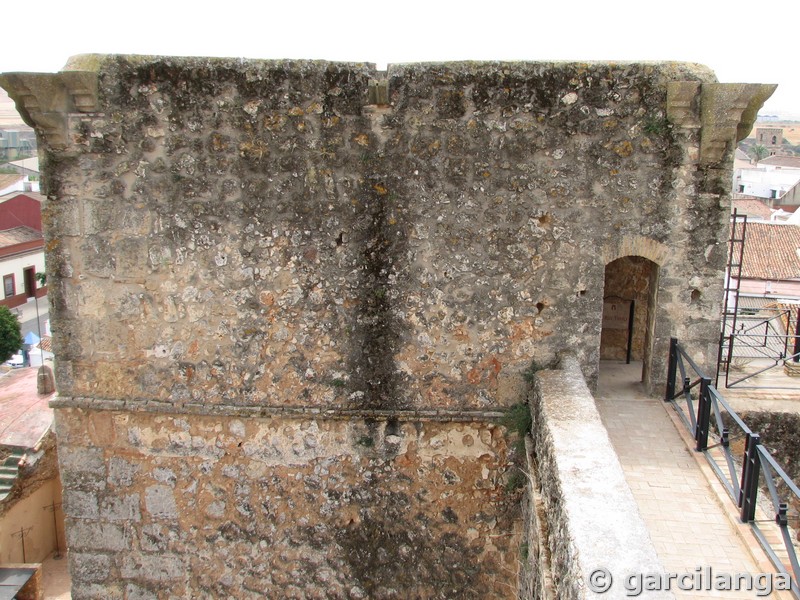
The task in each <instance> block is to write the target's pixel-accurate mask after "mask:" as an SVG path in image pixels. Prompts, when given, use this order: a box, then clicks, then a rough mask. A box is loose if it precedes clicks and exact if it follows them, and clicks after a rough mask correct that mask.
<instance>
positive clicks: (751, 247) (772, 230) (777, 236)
mask: <svg viewBox="0 0 800 600" xmlns="http://www.w3.org/2000/svg"><path fill="white" fill-rule="evenodd" d="M742 277H747V278H750V279H770V280H773V281H779V280H782V279H800V226H798V225H791V224H778V223H748V224H747V231H746V234H745V242H744V259H743V261H742Z"/></svg>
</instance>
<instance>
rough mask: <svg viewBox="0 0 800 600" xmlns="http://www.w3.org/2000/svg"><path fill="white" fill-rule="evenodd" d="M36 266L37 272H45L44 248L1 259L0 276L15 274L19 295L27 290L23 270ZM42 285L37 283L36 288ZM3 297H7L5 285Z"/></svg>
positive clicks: (16, 291)
mask: <svg viewBox="0 0 800 600" xmlns="http://www.w3.org/2000/svg"><path fill="white" fill-rule="evenodd" d="M28 267H34V268H35V269H36V272H37V273H42V272H44V250H42V249H41V248H39V249H37V250H35V251H31V252H28V253H26V254H22V255H18V256H13V257H9V258H5V259H1V260H0V276H2V277H3V279H5V276H6V275H14V294H15V295H19V294H22V293H24V292H25V279H24V277H23V270H24V269H26V268H28ZM39 287H41V286H40V285H39V283H38V282H37V283H36V288H37V289H38V288H39ZM2 292H3V295H2V298H6V295H5V285H3V288H2Z"/></svg>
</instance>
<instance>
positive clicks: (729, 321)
mask: <svg viewBox="0 0 800 600" xmlns="http://www.w3.org/2000/svg"><path fill="white" fill-rule="evenodd" d="M746 233H747V215H740V214H738V213H737V211H736V209H734V210H733V214H732V215H731V236H730V239H729V240H728V266H727V268H726V270H725V298H724V300H723V306H722V329H721V330H720V333H719V352H718V353H717V375H716V378H715V386H717V387H718V386H719V378H720V375H721V374H722V372H723V371H724V372H725V384H726V386H727V383H728V369H730V366H731V361H732V360H733V339H734V334H735V332H736V318H737V313H738V310H739V286H740V285H741V281H742V261H743V260H744V240H745V235H746Z"/></svg>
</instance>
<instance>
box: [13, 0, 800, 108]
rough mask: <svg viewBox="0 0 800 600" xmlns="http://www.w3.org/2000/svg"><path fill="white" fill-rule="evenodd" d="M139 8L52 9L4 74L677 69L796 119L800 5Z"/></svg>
mask: <svg viewBox="0 0 800 600" xmlns="http://www.w3.org/2000/svg"><path fill="white" fill-rule="evenodd" d="M202 6H203V3H199V2H198V3H186V2H180V3H179V2H173V1H171V0H160V1H154V0H139V1H137V2H135V3H113V2H107V1H105V2H99V1H98V0H84V1H83V2H81V3H79V4H74V3H66V2H61V1H60V2H54V1H52V0H44V1H41V2H38V3H36V4H35V10H34V11H33V13H34V19H35V23H33V24H31V25H30V27H27V26H26V27H25V28H24V29H23V28H22V26H21V25H20V23H21V22H20V21H19V20H18V21H16V27H17V28H18V32H19V33H22V32H25V35H24V36H20V39H19V43H15V44H14V45H8V44H7V45H6V49H5V50H4V51H3V53H2V55H0V72H8V71H57V70H59V69H60V68H61V67H62V66H63V65H64V63H65V62H66V60H67V58H68V57H69V56H70V55H73V54H80V53H87V52H103V53H106V52H108V53H134V54H172V55H199V56H236V57H247V58H315V59H316V58H319V59H328V60H348V61H365V62H374V63H378V65H379V67H381V66H383V65H385V64H386V63H399V62H415V61H440V60H461V59H464V60H467V59H469V60H617V61H636V60H681V61H690V62H699V63H703V64H706V65H708V66H710V67H711V68H712V69H714V71H715V72H716V74H717V77H718V78H719V80H720V81H723V82H748V83H778V84H779V86H780V87H779V89H778V91H777V92H776V93H775V95H774V96H773V98H772V99H771V100H769V101H768V103H767V105H766V107H765V110H764V111H762V113H763V112H767V113H775V112H780V113H781V114H782V115H787V116H793V117H795V118H798V119H800V79H798V77H797V72H798V69H797V58H796V57H797V56H798V55H800V50H798V45H797V40H796V38H795V36H794V35H793V34H792V32H793V31H794V25H795V24H796V23H797V22H798V18H800V2H798V1H797V0H772V1H770V2H765V3H758V2H754V1H752V0H750V1H748V2H744V1H740V0H725V1H720V0H711V1H709V0H691V1H690V0H669V1H668V2H647V1H643V0H637V1H630V0H609V1H607V2H603V1H602V0H595V1H592V2H583V1H575V0H573V1H561V2H559V1H558V0H555V1H553V0H551V1H548V2H541V1H540V0H526V1H524V2H510V1H508V0H496V1H492V2H479V3H475V2H468V1H465V0H464V1H461V2H443V1H437V0H427V1H422V0H407V1H405V2H376V1H375V0H370V1H355V0H354V1H344V0H343V1H339V2H337V1H336V0H327V1H324V2H323V1H319V0H298V1H295V2H292V1H290V0H283V1H281V2H278V3H275V2H269V1H266V2H261V3H254V2H243V1H241V0H222V1H220V2H216V3H214V4H213V5H211V4H210V3H209V6H213V7H214V9H213V10H211V9H209V8H202Z"/></svg>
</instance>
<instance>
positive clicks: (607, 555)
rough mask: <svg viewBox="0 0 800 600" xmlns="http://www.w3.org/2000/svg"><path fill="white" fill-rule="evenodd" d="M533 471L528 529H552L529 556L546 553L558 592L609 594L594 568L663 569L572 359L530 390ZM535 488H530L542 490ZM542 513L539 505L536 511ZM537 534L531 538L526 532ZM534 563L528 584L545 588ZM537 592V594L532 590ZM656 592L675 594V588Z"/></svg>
mask: <svg viewBox="0 0 800 600" xmlns="http://www.w3.org/2000/svg"><path fill="white" fill-rule="evenodd" d="M530 409H531V414H532V417H533V426H532V430H531V437H532V438H533V443H532V450H533V453H532V454H533V465H534V466H533V470H534V471H535V476H536V479H535V480H534V481H535V482H536V483H537V484H538V486H537V487H538V488H539V490H538V492H539V497H540V502H541V503H542V507H541V510H540V512H539V513H538V518H539V519H541V518H542V517H544V519H546V523H545V524H544V525H543V526H542V525H541V524H537V523H536V519H535V518H532V519H531V524H530V525H529V529H534V530H536V531H542V530H544V531H546V532H547V537H546V539H540V540H539V542H538V543H539V546H540V547H538V548H531V549H529V552H528V555H529V559H530V560H531V561H534V560H539V557H541V556H546V557H547V564H549V565H550V568H551V573H550V575H551V577H552V590H553V592H554V596H552V597H554V598H558V599H559V600H572V599H578V598H595V597H596V598H604V597H605V595H604V594H598V593H595V592H593V591H592V590H591V589H590V588H589V587H587V582H588V580H589V576H590V574H591V573H592V572H593V571H594V570H596V569H600V568H604V569H608V571H609V572H610V573H611V575H612V577H613V578H614V581H617V582H619V581H624V578H625V576H627V575H630V574H634V573H660V572H663V567H662V566H661V563H660V561H659V559H658V556H657V555H656V551H655V548H654V547H653V544H652V542H651V541H650V536H649V534H648V531H647V528H646V526H645V524H644V521H643V520H642V517H641V515H640V514H639V509H638V507H637V506H636V501H635V500H634V498H633V494H632V493H631V490H630V488H629V487H628V484H627V482H626V481H625V475H624V473H623V472H622V466H621V465H620V463H619V459H618V458H617V454H616V452H615V451H614V448H613V447H612V445H611V441H610V440H609V438H608V433H607V432H606V429H605V427H604V425H603V423H602V422H601V420H600V415H599V413H598V412H597V408H596V407H595V403H594V398H593V397H592V394H591V392H590V391H589V389H588V387H587V386H586V383H585V381H584V380H583V377H582V375H581V370H580V366H579V363H578V362H577V360H576V359H575V358H574V357H571V356H565V357H563V358H562V360H561V364H560V368H559V369H558V370H549V371H539V372H538V373H537V374H536V378H535V382H534V386H533V390H532V392H531V394H530ZM536 492H537V490H535V489H534V490H531V491H530V492H529V493H536ZM530 513H532V514H533V515H532V516H533V517H537V513H536V512H535V510H533V509H532V510H530V511H529V514H530ZM528 539H529V540H531V539H532V538H528ZM541 564H542V562H539V564H538V565H537V564H532V565H531V568H529V569H528V572H529V573H531V577H530V578H529V581H524V582H523V584H525V585H526V586H527V588H528V589H534V590H537V589H539V590H540V589H544V586H543V585H542V582H541V579H542V577H543V576H542V574H541V569H540V568H538V569H537V568H536V567H537V566H539V565H541ZM532 597H537V596H535V595H534V596H532ZM653 597H657V598H672V597H673V596H672V594H671V593H667V592H661V593H656V594H655V595H654V596H653Z"/></svg>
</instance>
